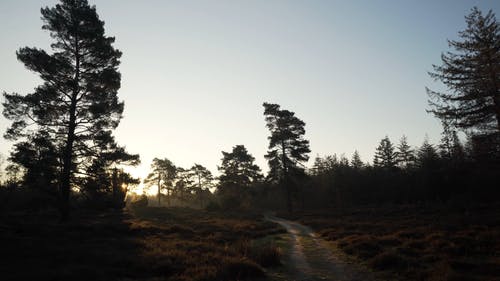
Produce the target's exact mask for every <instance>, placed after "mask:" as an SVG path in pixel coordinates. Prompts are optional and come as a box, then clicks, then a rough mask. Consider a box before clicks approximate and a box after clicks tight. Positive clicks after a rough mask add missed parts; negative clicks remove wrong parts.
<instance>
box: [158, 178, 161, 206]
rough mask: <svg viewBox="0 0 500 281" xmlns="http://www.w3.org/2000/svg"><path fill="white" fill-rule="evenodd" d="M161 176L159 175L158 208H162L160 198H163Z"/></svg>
mask: <svg viewBox="0 0 500 281" xmlns="http://www.w3.org/2000/svg"><path fill="white" fill-rule="evenodd" d="M160 181H161V174H158V207H160V198H161V185H160Z"/></svg>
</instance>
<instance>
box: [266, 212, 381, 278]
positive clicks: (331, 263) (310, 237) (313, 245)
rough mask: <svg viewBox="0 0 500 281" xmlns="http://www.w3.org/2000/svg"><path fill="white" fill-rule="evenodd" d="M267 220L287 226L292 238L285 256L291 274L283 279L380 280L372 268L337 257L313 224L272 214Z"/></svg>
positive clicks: (287, 273) (286, 265)
mask: <svg viewBox="0 0 500 281" xmlns="http://www.w3.org/2000/svg"><path fill="white" fill-rule="evenodd" d="M266 219H267V220H269V221H272V222H275V223H278V224H280V225H281V226H283V227H284V228H285V229H286V230H287V231H288V235H289V238H290V250H289V251H288V255H287V257H285V267H286V268H287V270H286V271H287V272H286V273H285V275H288V276H286V277H283V276H281V278H283V280H294V281H319V280H331V281H333V280H335V281H354V280H360V281H361V280H363V281H369V280H377V279H376V278H375V277H374V276H373V274H372V273H370V272H369V271H368V270H366V269H364V268H362V267H361V266H359V265H356V264H352V263H349V262H347V261H346V260H345V259H342V258H341V257H338V256H336V255H335V254H334V253H333V251H332V249H331V246H329V245H328V244H327V242H326V241H324V240H322V239H321V238H318V237H317V235H316V234H315V233H314V232H313V231H312V230H311V229H310V228H309V227H307V226H304V225H301V224H299V223H296V222H292V221H288V220H285V219H281V218H278V217H274V216H269V215H267V216H266Z"/></svg>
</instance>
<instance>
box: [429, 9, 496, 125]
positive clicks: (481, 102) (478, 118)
mask: <svg viewBox="0 0 500 281" xmlns="http://www.w3.org/2000/svg"><path fill="white" fill-rule="evenodd" d="M465 20H466V22H467V29H465V30H464V31H461V32H459V36H460V38H461V41H454V40H450V41H448V44H449V45H450V47H452V48H453V49H454V51H455V52H447V53H445V54H443V55H442V56H441V60H442V65H440V66H437V65H433V68H434V72H431V73H429V74H430V76H431V77H432V78H434V79H436V80H439V81H441V82H442V83H443V84H444V85H446V86H447V87H448V89H449V93H441V92H435V91H432V90H429V89H427V93H428V95H429V97H430V100H429V104H430V106H431V109H430V110H429V112H431V113H433V114H434V115H435V116H437V117H439V118H440V119H442V120H443V121H444V122H446V123H449V124H450V125H453V126H455V127H457V128H460V129H466V130H474V131H476V132H478V133H487V134H490V133H497V134H498V133H499V131H500V25H499V24H498V22H497V20H496V18H495V15H494V14H493V12H492V11H491V10H490V11H489V12H488V13H487V14H486V15H483V14H482V12H481V11H480V10H479V9H478V8H477V7H474V8H473V9H472V11H471V13H470V14H469V15H468V16H466V17H465Z"/></svg>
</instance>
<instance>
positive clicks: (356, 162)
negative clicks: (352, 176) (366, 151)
mask: <svg viewBox="0 0 500 281" xmlns="http://www.w3.org/2000/svg"><path fill="white" fill-rule="evenodd" d="M351 166H352V167H353V168H354V169H361V168H363V166H364V164H363V161H361V157H360V156H359V152H358V151H357V150H355V151H354V154H353V155H352V159H351Z"/></svg>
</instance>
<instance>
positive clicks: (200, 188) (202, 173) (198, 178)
mask: <svg viewBox="0 0 500 281" xmlns="http://www.w3.org/2000/svg"><path fill="white" fill-rule="evenodd" d="M190 172H191V177H192V180H193V182H194V184H195V186H196V187H195V193H196V195H197V197H198V199H199V201H200V204H201V206H203V205H204V203H205V202H204V200H205V197H206V194H207V192H206V191H209V192H210V189H211V188H213V187H214V177H213V175H212V172H210V170H208V169H207V168H205V167H204V166H202V165H200V164H194V165H193V167H191V169H190Z"/></svg>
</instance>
